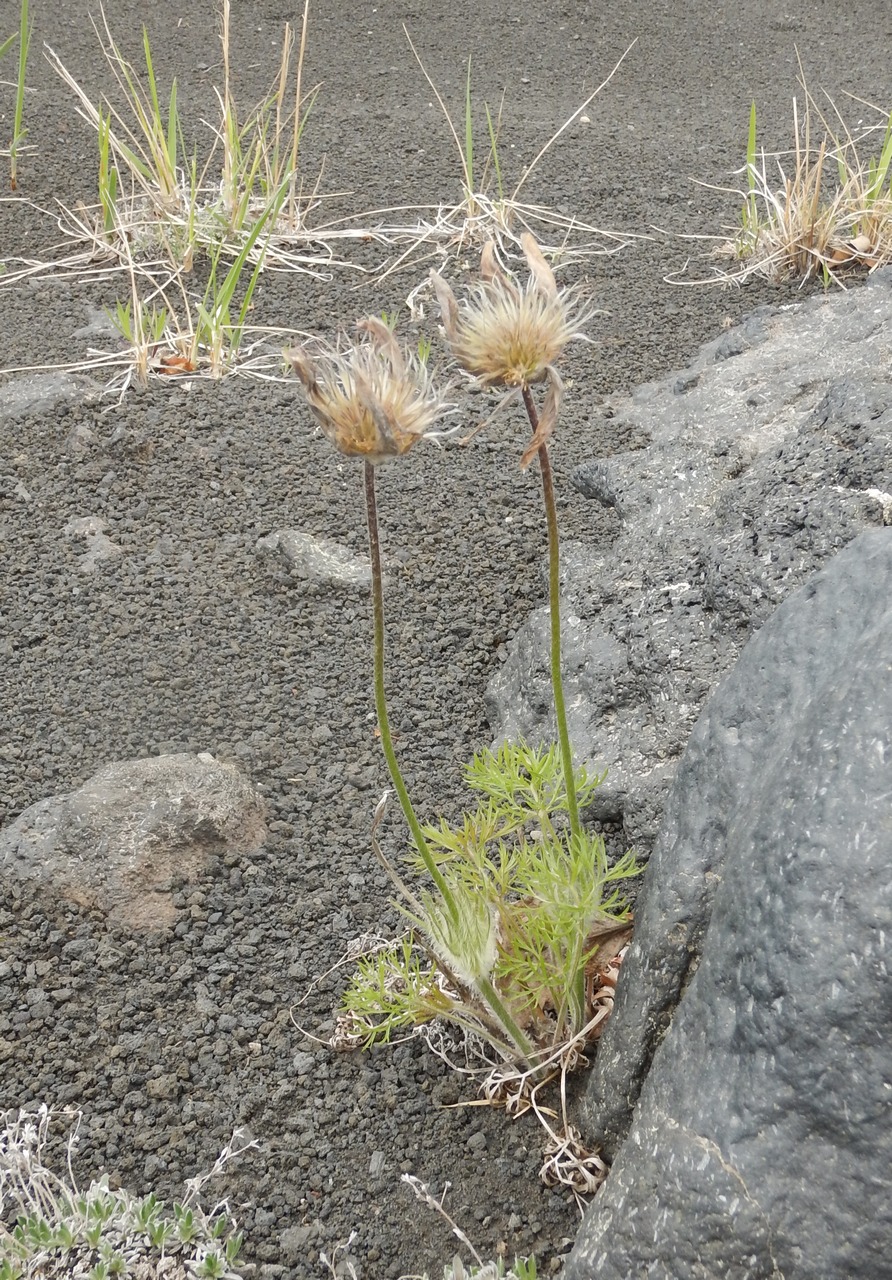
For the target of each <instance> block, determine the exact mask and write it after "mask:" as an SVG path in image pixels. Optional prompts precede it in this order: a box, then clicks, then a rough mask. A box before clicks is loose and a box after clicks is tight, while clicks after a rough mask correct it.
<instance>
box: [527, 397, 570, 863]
mask: <svg viewBox="0 0 892 1280" xmlns="http://www.w3.org/2000/svg"><path fill="white" fill-rule="evenodd" d="M523 403H524V407H525V408H526V411H527V416H528V417H529V420H530V426H531V427H532V428H533V439H534V440H535V438H536V436H537V435H538V433H539V430H540V425H539V415H538V413H537V412H536V404H535V401H534V400H533V395H532V392H531V391H530V389H529V387H524V388H523ZM536 456H537V457H538V459H539V471H540V474H541V476H542V500H543V503H544V505H545V520H546V524H547V527H548V605H549V615H550V621H551V686H552V692H553V694H554V718H555V720H556V722H557V731H558V743H559V745H560V749H561V765H562V768H563V773H564V786H565V787H566V789H567V816H568V818H569V820H570V831H571V833H572V835H573V838H574V839H579V838H581V836H582V824H581V823H580V820H579V802H578V799H577V795H576V779H575V774H574V770H573V749H572V747H571V745H570V731H569V729H568V727H567V704H566V702H565V700H564V679H563V676H562V674H561V551H560V533H559V531H558V518H557V503H556V501H555V496H554V477H553V475H552V471H551V459H550V458H549V456H548V444H547V443H546V442H544V441H543V443H542V444H540V445H539V448H538V450H537V453H536Z"/></svg>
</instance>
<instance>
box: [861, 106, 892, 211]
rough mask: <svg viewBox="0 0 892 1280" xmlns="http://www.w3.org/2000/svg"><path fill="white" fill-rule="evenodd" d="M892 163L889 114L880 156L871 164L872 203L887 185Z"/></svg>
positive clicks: (890, 117) (891, 128) (870, 194)
mask: <svg viewBox="0 0 892 1280" xmlns="http://www.w3.org/2000/svg"><path fill="white" fill-rule="evenodd" d="M890 165H892V115H890V116H889V123H888V124H887V125H886V132H885V134H884V135H883V145H882V147H881V149H880V158H879V160H877V161H876V162H875V164H874V162H873V161H872V162H871V165H870V177H871V182H870V186H869V187H868V189H867V199H868V200H869V201H870V202H871V204H872V203H873V201H874V200H876V198H877V196H878V195H880V194H881V193H882V190H883V188H884V187H885V185H886V178H887V177H888V174H889V167H890Z"/></svg>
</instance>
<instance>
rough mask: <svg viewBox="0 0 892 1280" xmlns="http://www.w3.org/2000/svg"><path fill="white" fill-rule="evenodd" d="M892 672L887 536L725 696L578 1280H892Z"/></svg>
mask: <svg viewBox="0 0 892 1280" xmlns="http://www.w3.org/2000/svg"><path fill="white" fill-rule="evenodd" d="M890 676H892V530H880V531H876V532H870V533H865V534H862V535H861V536H859V537H858V538H856V539H855V540H854V541H853V542H852V543H851V545H849V546H848V547H847V548H846V549H845V550H844V551H842V552H841V553H840V554H839V555H838V556H836V557H835V558H834V559H833V560H832V561H831V562H830V563H829V564H828V565H827V566H826V567H825V568H824V569H823V570H822V571H821V572H819V573H818V574H816V575H815V576H814V577H813V578H811V580H810V581H809V583H808V584H807V585H806V586H805V587H804V588H802V589H801V590H799V591H797V592H796V593H795V594H794V595H793V596H792V597H790V599H788V600H787V601H786V602H785V603H784V604H782V605H781V606H780V607H779V608H778V609H777V611H776V612H775V613H774V615H773V616H772V617H771V618H770V619H769V620H768V621H767V622H766V623H765V625H764V626H763V627H762V628H761V630H760V631H759V633H758V634H757V635H756V636H755V638H754V639H752V640H751V641H750V642H749V644H748V645H747V646H746V648H745V649H744V651H743V654H742V656H741V658H740V660H739V661H738V663H737V664H736V666H735V667H734V669H733V671H732V672H731V673H730V675H729V676H728V677H727V678H726V679H725V681H724V682H723V683H722V684H721V686H720V687H719V689H718V691H717V692H716V693H715V694H714V696H713V697H712V698H711V699H710V700H709V702H708V704H707V706H706V709H705V711H704V712H703V714H702V716H701V717H700V719H699V721H698V723H697V726H696V728H695V729H694V732H693V734H692V735H691V738H690V741H689V743H688V746H687V749H686V751H685V753H684V756H683V759H682V761H681V765H680V767H679V770H678V773H677V775H676V778H675V781H674V784H673V787H672V790H671V794H670V797H669V802H668V806H667V811H666V816H665V821H664V824H663V827H662V830H661V834H660V838H659V841H658V843H657V846H656V849H655V851H654V854H653V856H652V858H651V860H650V864H649V866H648V868H647V872H646V876H645V883H644V887H643V890H642V894H641V898H640V900H639V905H638V910H637V923H636V933H635V938H634V941H633V944H632V947H631V948H630V952H629V954H628V956H627V958H626V961H625V963H624V965H623V969H622V973H621V977H620V982H619V989H618V993H617V1001H616V1006H615V1010H614V1014H613V1017H612V1019H611V1022H610V1024H609V1026H608V1028H607V1031H606V1033H605V1035H604V1037H603V1039H602V1041H601V1045H600V1048H599V1053H598V1058H597V1063H596V1068H595V1072H594V1075H593V1077H592V1080H591V1085H590V1089H589V1093H588V1098H587V1103H586V1113H587V1120H588V1131H589V1135H588V1136H589V1137H590V1138H591V1139H593V1140H601V1141H603V1142H604V1143H605V1145H606V1147H607V1149H608V1151H610V1152H613V1151H615V1150H616V1149H617V1147H618V1148H619V1151H618V1155H617V1156H616V1160H615V1163H614V1165H613V1168H612V1170H611V1172H610V1175H609V1177H608V1179H607V1182H606V1184H605V1186H604V1188H603V1189H602V1190H601V1192H600V1193H599V1195H598V1196H597V1198H596V1199H595V1201H594V1203H593V1204H592V1206H591V1207H590V1209H589V1211H588V1214H587V1216H586V1218H585V1220H584V1222H583V1225H582V1227H581V1229H580V1233H579V1237H578V1240H577V1243H576V1245H575V1248H574V1250H573V1253H572V1255H571V1257H570V1259H569V1261H568V1264H567V1268H566V1272H565V1280H583V1278H585V1280H588V1278H589V1277H592V1278H594V1277H597V1280H628V1278H629V1277H638V1276H642V1277H644V1276H647V1277H648V1280H670V1278H671V1280H694V1278H695V1277H696V1278H698V1280H717V1278H719V1277H721V1278H722V1280H727V1278H732V1277H733V1278H735V1280H736V1278H738V1277H739V1278H740V1280H743V1278H746V1280H757V1278H762V1277H774V1278H777V1280H780V1278H781V1277H783V1278H784V1280H797V1278H798V1280H816V1278H818V1277H822V1278H823V1277H826V1278H828V1280H830V1278H831V1277H832V1278H833V1280H844V1278H848V1277H855V1276H857V1277H865V1278H870V1280H878V1278H880V1277H892V1253H890V1251H889V1241H890V1240H892V1195H890V1185H892V1184H890V1169H892V983H890V979H889V966H890V963H892V679H890ZM642 1081H643V1087H642ZM639 1090H640V1097H639ZM636 1101H637V1106H636V1105H635V1104H636ZM633 1108H634V1111H633ZM630 1126H631V1127H630Z"/></svg>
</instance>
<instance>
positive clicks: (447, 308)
mask: <svg viewBox="0 0 892 1280" xmlns="http://www.w3.org/2000/svg"><path fill="white" fill-rule="evenodd" d="M431 284H432V285H433V286H434V293H435V294H436V295H437V302H438V303H439V304H440V316H441V318H442V320H443V328H444V329H445V330H446V338H447V341H448V342H455V341H456V340H457V338H458V303H457V302H456V300H455V294H454V293H453V292H452V290H451V289H450V287H449V285H448V284H447V283H446V281H445V280H444V279H443V277H442V276H441V275H440V273H439V272H438V271H432V272H431Z"/></svg>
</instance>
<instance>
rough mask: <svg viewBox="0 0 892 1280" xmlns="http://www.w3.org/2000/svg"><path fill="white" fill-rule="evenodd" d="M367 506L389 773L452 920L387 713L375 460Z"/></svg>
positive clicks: (378, 699) (378, 700) (379, 702)
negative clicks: (400, 762)
mask: <svg viewBox="0 0 892 1280" xmlns="http://www.w3.org/2000/svg"><path fill="white" fill-rule="evenodd" d="M364 472H365V475H364V479H365V508H366V517H367V519H368V526H369V560H370V561H371V568H372V626H373V631H374V684H375V711H376V713H377V716H378V729H379V731H380V733H381V746H382V748H383V751H384V759H385V760H386V761H387V768H388V771H389V773H390V778H391V781H392V782H393V789H394V791H395V792H396V794H397V799H398V800H399V802H400V808H401V809H402V811H403V814H404V816H405V819H406V822H407V823H408V825H409V830H410V831H411V833H412V839H413V840H414V841H415V846H416V848H417V849H418V852H419V854H420V855H421V858H422V860H423V862H424V865H425V867H426V868H427V871H428V872H429V874H430V876H431V879H432V880H433V881H434V884H435V885H436V886H437V888H438V889H439V891H440V894H441V896H442V898H443V902H444V904H445V906H446V909H447V911H448V912H449V914H450V916H451V917H452V919H453V921H456V920H457V919H458V907H457V904H456V901H455V897H454V895H453V893H452V891H451V889H450V888H449V885H448V883H447V881H446V878H445V877H444V875H443V873H442V871H441V870H440V868H439V867H438V866H437V864H436V862H435V861H434V857H433V854H432V853H431V851H430V847H429V846H428V843H427V841H426V840H425V838H424V832H423V831H422V829H421V823H420V822H419V821H418V818H417V816H416V814H415V810H414V808H413V806H412V801H411V799H410V797H409V791H408V788H407V787H406V784H405V781H404V780H403V775H402V772H401V770H400V766H399V761H398V760H397V758H396V751H395V750H394V746H393V737H392V735H391V732H390V718H389V716H388V714H387V692H386V689H385V685H384V577H383V574H382V572H381V538H380V534H379V532H378V504H377V499H376V495H375V464H374V463H373V462H366V463H365V464H364Z"/></svg>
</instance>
